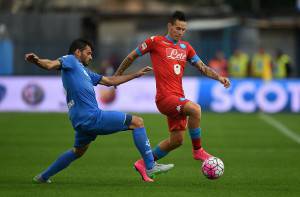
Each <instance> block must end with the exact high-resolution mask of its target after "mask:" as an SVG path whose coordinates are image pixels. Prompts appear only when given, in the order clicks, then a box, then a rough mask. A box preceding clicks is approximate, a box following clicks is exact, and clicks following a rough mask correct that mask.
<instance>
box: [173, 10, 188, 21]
mask: <svg viewBox="0 0 300 197" xmlns="http://www.w3.org/2000/svg"><path fill="white" fill-rule="evenodd" d="M176 20H179V21H186V19H185V14H184V13H183V12H181V11H178V10H176V11H175V12H174V13H173V14H172V16H171V17H170V19H169V23H171V24H174V23H175V21H176Z"/></svg>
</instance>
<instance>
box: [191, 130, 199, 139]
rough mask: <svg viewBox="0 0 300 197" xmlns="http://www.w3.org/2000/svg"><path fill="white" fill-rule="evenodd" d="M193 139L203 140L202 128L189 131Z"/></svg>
mask: <svg viewBox="0 0 300 197" xmlns="http://www.w3.org/2000/svg"><path fill="white" fill-rule="evenodd" d="M189 134H190V137H191V139H197V138H201V128H195V129H189Z"/></svg>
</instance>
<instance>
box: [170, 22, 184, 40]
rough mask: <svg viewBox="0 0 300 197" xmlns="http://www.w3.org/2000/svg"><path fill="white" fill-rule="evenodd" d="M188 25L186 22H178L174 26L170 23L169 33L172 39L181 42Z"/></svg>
mask: <svg viewBox="0 0 300 197" xmlns="http://www.w3.org/2000/svg"><path fill="white" fill-rule="evenodd" d="M186 27H187V24H186V22H185V21H180V20H176V21H175V22H174V24H172V23H168V33H169V36H170V37H171V38H173V39H174V40H176V41H178V40H181V38H182V37H183V35H184V33H185V31H186Z"/></svg>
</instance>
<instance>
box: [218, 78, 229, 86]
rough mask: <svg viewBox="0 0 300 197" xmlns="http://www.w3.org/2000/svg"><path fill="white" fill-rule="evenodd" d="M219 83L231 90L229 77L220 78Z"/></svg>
mask: <svg viewBox="0 0 300 197" xmlns="http://www.w3.org/2000/svg"><path fill="white" fill-rule="evenodd" d="M219 81H220V83H222V84H223V85H224V87H225V88H229V86H230V81H229V79H228V78H227V77H220V78H219Z"/></svg>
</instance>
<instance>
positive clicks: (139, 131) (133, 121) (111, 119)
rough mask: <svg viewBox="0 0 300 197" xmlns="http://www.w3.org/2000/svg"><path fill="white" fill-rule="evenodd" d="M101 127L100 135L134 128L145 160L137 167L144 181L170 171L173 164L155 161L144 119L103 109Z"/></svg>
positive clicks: (138, 145)
mask: <svg viewBox="0 0 300 197" xmlns="http://www.w3.org/2000/svg"><path fill="white" fill-rule="evenodd" d="M100 123H101V125H102V126H101V128H100V129H99V131H98V133H97V134H99V135H107V134H112V133H115V132H118V131H121V130H128V129H130V130H132V136H133V141H134V144H135V146H136V148H137V149H138V151H139V153H140V154H141V156H142V158H143V160H142V161H139V162H136V165H135V168H136V169H137V170H138V172H139V173H140V174H141V176H142V178H143V180H144V181H153V180H151V178H149V177H147V174H148V175H149V176H150V177H154V175H155V174H159V173H162V172H165V171H168V170H169V169H171V168H172V167H173V165H162V164H156V163H155V162H154V158H153V154H152V151H151V146H150V142H149V139H148V137H147V133H146V129H145V127H144V121H143V119H142V118H140V117H138V116H132V115H130V114H125V113H123V112H115V111H102V115H101V121H100Z"/></svg>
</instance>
